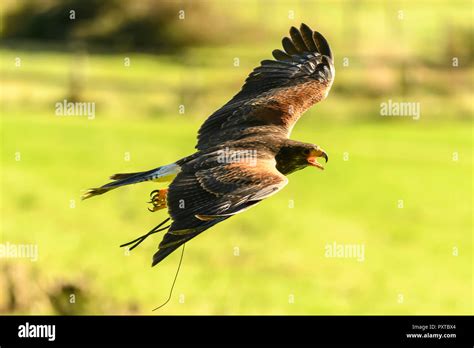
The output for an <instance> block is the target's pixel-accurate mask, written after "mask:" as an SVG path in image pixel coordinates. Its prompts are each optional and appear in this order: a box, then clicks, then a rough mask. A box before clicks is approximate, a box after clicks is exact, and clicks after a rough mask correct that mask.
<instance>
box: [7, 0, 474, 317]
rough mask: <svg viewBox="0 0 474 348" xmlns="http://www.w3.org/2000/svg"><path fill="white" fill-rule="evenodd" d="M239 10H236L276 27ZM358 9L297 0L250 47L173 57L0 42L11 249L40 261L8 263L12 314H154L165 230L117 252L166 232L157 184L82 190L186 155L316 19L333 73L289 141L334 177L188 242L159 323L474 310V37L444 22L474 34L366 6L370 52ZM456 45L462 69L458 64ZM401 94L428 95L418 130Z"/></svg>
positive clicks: (443, 13) (166, 282) (317, 179)
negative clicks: (81, 104) (335, 252)
mask: <svg viewBox="0 0 474 348" xmlns="http://www.w3.org/2000/svg"><path fill="white" fill-rule="evenodd" d="M242 3H243V4H244V5H245V6H248V7H247V8H245V6H244V5H242V6H239V7H238V9H237V10H236V13H235V14H234V15H235V16H238V17H239V18H242V20H246V21H248V22H249V23H252V21H257V20H258V16H264V13H265V11H264V10H258V8H257V9H255V8H253V10H250V9H249V6H251V5H250V3H247V2H245V1H244V2H242ZM262 3H265V2H260V4H262ZM324 4H326V5H325V6H327V7H329V5H328V3H324ZM351 4H352V3H347V2H336V5H335V6H333V7H331V8H326V13H325V15H324V16H323V15H322V14H320V12H317V11H316V10H317V8H318V7H319V6H318V3H313V2H308V3H306V2H301V3H300V5H298V6H297V7H296V9H295V10H296V13H297V15H296V18H295V19H294V20H288V18H287V16H286V13H287V11H288V6H289V5H288V3H286V2H278V5H277V6H275V7H274V8H273V10H272V11H271V12H270V13H267V14H265V16H266V17H264V18H267V19H270V17H271V16H274V18H275V22H274V24H273V25H269V23H267V24H266V27H265V28H266V29H265V30H264V31H263V32H262V33H260V34H258V35H256V37H255V38H253V37H243V38H242V39H241V40H237V41H238V44H236V43H234V44H232V45H221V46H206V47H200V48H197V47H196V48H190V49H188V50H186V51H185V52H182V53H180V54H179V55H159V56H156V55H148V54H137V53H129V54H127V53H114V54H104V53H101V54H99V53H93V54H91V53H87V52H86V51H83V50H73V51H72V52H69V51H67V50H65V51H60V50H42V49H34V50H33V49H29V50H27V49H25V48H24V47H23V48H18V47H14V46H8V47H3V48H2V49H1V50H0V60H1V61H0V62H1V67H0V69H1V70H0V73H1V78H2V91H1V108H2V110H1V115H2V118H1V133H2V146H1V169H2V171H1V211H2V215H1V216H2V220H1V221H2V222H1V234H0V242H1V243H5V242H7V241H8V242H10V243H37V244H38V246H39V260H38V262H31V261H29V260H21V259H19V260H15V259H11V260H8V259H5V260H1V268H2V269H0V271H1V272H2V275H3V276H2V277H0V312H2V313H15V314H19V313H38V314H53V313H66V314H69V313H73V314H77V313H81V314H82V313H90V314H112V313H119V314H124V313H140V314H149V313H151V312H150V311H151V309H152V308H154V307H156V306H157V305H159V304H161V303H162V302H163V300H164V299H166V297H167V296H168V293H169V288H170V286H171V283H172V280H173V276H174V272H175V270H176V267H177V262H178V260H179V254H180V252H176V253H174V254H173V255H172V256H171V257H169V258H168V259H167V260H166V261H164V262H163V263H162V264H160V265H159V266H158V267H155V268H153V269H152V268H150V263H151V256H152V254H153V252H154V251H155V249H156V247H157V244H158V243H159V240H160V239H161V236H155V237H151V238H149V239H148V240H147V241H146V242H145V243H143V244H142V245H141V246H140V247H139V248H137V249H135V250H134V251H132V253H131V254H130V255H126V254H124V252H123V250H122V249H120V248H119V247H118V245H119V244H121V243H123V242H127V241H129V240H131V239H134V238H135V237H137V236H139V235H141V234H143V233H145V232H146V231H147V230H148V229H150V228H151V227H153V226H155V225H156V224H157V223H158V222H160V221H161V220H163V219H164V216H165V213H164V212H158V213H149V212H148V211H147V210H146V207H147V204H146V203H145V202H146V201H147V199H148V194H149V192H150V191H151V190H153V189H154V188H155V186H154V184H149V183H146V184H142V185H137V186H134V187H127V188H124V189H121V190H117V191H113V192H111V193H109V194H107V195H105V196H102V197H98V198H94V199H91V200H89V201H85V202H81V201H80V200H79V196H80V194H81V190H82V189H85V188H88V187H91V186H97V185H100V184H102V183H105V182H106V181H107V177H108V176H109V175H110V174H113V173H117V172H127V171H137V170H144V169H149V168H153V167H156V166H157V165H161V164H168V163H171V162H173V161H175V160H177V159H179V158H181V157H183V156H186V155H188V154H190V153H192V152H193V147H194V144H195V138H196V132H197V129H198V128H199V125H200V124H201V123H202V121H203V120H204V118H205V117H207V116H208V115H210V114H211V113H212V112H213V111H214V110H215V109H217V108H218V107H220V106H221V105H222V104H224V102H225V101H227V100H228V99H229V98H230V97H231V96H232V95H233V94H234V93H235V92H237V90H238V89H239V88H240V86H241V84H242V81H243V79H244V78H245V76H246V75H247V74H248V73H249V72H250V70H251V69H252V68H253V67H254V66H256V65H257V64H258V62H259V61H260V60H262V59H265V58H269V57H270V53H271V50H272V49H274V48H277V46H279V42H280V38H281V37H282V36H283V35H286V33H287V31H288V28H289V26H290V25H295V24H297V23H300V22H301V21H305V22H307V23H308V24H309V25H311V26H313V27H314V28H317V29H319V30H321V31H322V32H323V33H324V34H325V35H326V36H327V37H328V39H329V41H330V43H331V44H332V46H333V50H334V52H335V54H336V69H337V73H336V82H335V85H334V88H333V92H332V93H331V94H330V96H329V98H328V99H327V100H326V101H324V103H322V104H318V105H317V106H316V107H315V108H313V109H312V110H310V111H309V112H308V113H307V114H306V115H305V116H304V117H303V118H302V119H301V121H300V122H299V123H298V124H297V126H296V127H295V130H294V131H293V134H292V138H294V139H298V140H302V141H308V142H314V143H316V144H319V145H321V146H322V147H323V148H324V149H325V150H327V152H328V153H329V157H330V161H329V163H328V164H327V166H326V170H325V171H324V172H321V171H316V170H312V169H311V168H309V169H306V170H304V171H301V172H298V173H295V174H293V175H291V176H290V184H289V185H288V186H287V187H286V188H285V189H284V190H283V191H282V192H281V193H279V194H278V195H276V196H274V197H272V198H270V199H268V200H267V201H265V202H263V203H262V204H261V205H259V206H257V207H256V208H253V209H251V210H249V211H247V212H245V213H244V214H241V215H239V216H237V217H234V218H232V219H229V220H227V221H225V222H224V223H222V224H219V225H218V226H216V227H214V228H213V229H212V230H209V231H207V232H205V233H203V234H202V235H201V236H199V237H197V238H196V239H195V240H193V241H192V242H190V243H188V244H187V246H186V252H185V256H184V263H183V266H182V269H181V273H180V275H179V278H178V281H177V284H176V288H175V291H174V294H173V297H172V300H171V302H170V303H169V304H168V305H167V306H166V307H165V308H163V309H161V310H160V311H159V312H158V313H159V314H472V310H473V308H472V303H473V283H472V265H473V263H472V211H473V205H472V197H473V195H472V194H473V192H472V184H473V180H472V178H473V175H472V174H473V173H472V160H473V153H472V112H473V103H472V78H473V69H472V65H471V63H470V62H471V61H472V56H471V53H470V52H471V51H469V47H468V48H466V41H462V42H461V43H456V42H455V40H449V38H448V39H446V37H443V35H444V34H446V31H445V28H446V27H445V24H444V23H445V22H444V21H443V20H442V19H443V18H454V19H456V21H453V22H452V23H456V24H458V26H456V25H454V24H452V28H453V29H452V30H454V31H455V32H456V33H461V32H463V30H464V29H459V28H466V27H467V28H469V26H470V24H469V20H470V19H472V18H470V16H471V15H470V14H469V8H470V2H454V3H450V4H451V5H448V4H444V3H441V2H435V3H433V4H431V3H429V2H418V3H415V4H412V3H410V4H409V3H408V2H407V3H403V4H402V5H401V6H402V8H403V9H404V10H405V11H406V12H405V13H406V20H405V22H403V24H399V25H400V27H399V28H393V26H392V24H390V23H392V22H393V23H396V20H395V21H394V20H392V19H391V18H392V16H396V13H397V10H398V8H397V7H396V6H392V5H388V4H385V5H384V6H380V5H376V4H377V3H376V2H367V3H365V4H366V5H367V8H366V12H364V11H363V10H362V8H359V7H358V10H357V11H358V12H357V13H358V16H354V18H352V19H350V20H352V21H354V23H357V27H358V28H359V30H360V31H359V32H358V33H357V35H356V34H354V35H356V36H357V38H358V39H359V40H358V41H357V43H354V42H352V40H351V38H350V37H348V36H347V33H349V32H350V29H348V28H347V26H349V24H347V23H346V26H344V25H343V22H344V20H343V19H342V18H346V17H343V15H344V14H346V15H347V12H344V11H343V10H344V8H345V7H347V6H352V5H351ZM455 5H456V6H455ZM219 6H221V7H222V6H223V5H217V3H216V8H217V9H220V10H221V11H227V13H230V12H231V9H229V8H225V6H224V8H220V7H219ZM260 6H264V5H260ZM305 6H308V8H310V9H313V10H314V11H310V10H307V11H303V9H306V8H307V7H305ZM280 12H281V13H282V14H285V15H282V16H278V15H277V14H278V13H280ZM301 12H304V14H301ZM311 13H314V16H315V18H314V19H313V18H312V15H311ZM471 14H472V13H471ZM285 16H286V17H285ZM285 18H286V19H285ZM421 18H422V19H423V20H421ZM335 19H338V20H335ZM347 20H349V19H347ZM267 22H270V20H268V21H267ZM363 23H369V24H370V25H367V26H364V25H363ZM376 26H379V27H380V28H381V30H374V29H373V28H374V27H376ZM362 28H363V29H362ZM265 33H267V34H265ZM345 33H346V34H345ZM399 34H400V35H403V37H404V38H406V42H405V45H402V44H401V43H400V42H398V41H397V40H396V39H395V38H396V37H397V36H398V35H399ZM470 34H471V32H470V31H468V35H467V37H469V38H472V37H471V36H470ZM454 37H456V38H458V37H460V36H459V35H455V36H454ZM362 38H363V40H362ZM441 38H442V39H441ZM440 40H442V41H440ZM446 43H453V45H454V46H453V47H454V48H453V47H451V48H450V47H448V46H449V45H446ZM467 44H468V42H467ZM395 45H400V47H401V48H400V49H395ZM471 45H472V42H471ZM452 50H454V51H456V52H459V56H462V57H463V59H462V60H461V62H462V65H461V66H460V67H458V68H453V67H452V65H451V59H452ZM450 54H451V55H450ZM346 56H347V57H350V61H351V64H350V65H349V67H345V66H343V65H342V58H343V57H346ZM18 57H19V58H20V59H21V66H20V67H17V66H15V59H16V58H18ZM125 57H129V58H130V59H131V65H130V67H125V66H124V58H125ZM236 57H238V58H239V66H237V67H236V66H234V59H235V58H236ZM73 97H74V98H76V99H77V100H81V101H94V102H95V103H96V117H95V119H93V120H88V119H87V118H86V117H58V116H55V114H54V111H55V109H54V105H55V103H56V102H58V101H59V102H60V101H62V100H63V99H71V98H73ZM388 99H392V100H406V101H416V102H420V103H421V110H422V111H421V118H420V120H418V121H415V120H412V119H411V118H394V117H392V118H384V117H380V115H379V109H380V103H381V102H384V101H387V100H388ZM180 105H184V106H185V113H184V114H180V113H179V106H180ZM18 153H20V154H21V160H19V161H18V160H16V159H17V158H16V156H17V154H18ZM126 153H129V154H130V160H129V161H127V160H126V159H125V156H126ZM345 153H346V155H345ZM454 154H457V156H458V160H453V156H455V155H454ZM345 156H346V157H345ZM347 156H348V160H345V158H347ZM71 200H72V202H71ZM399 200H403V203H404V207H403V209H400V208H398V206H397V205H398V201H399ZM292 202H294V206H292V204H291V203H292ZM333 242H337V243H350V244H351V243H363V244H364V245H365V260H364V261H363V262H358V261H356V260H355V259H347V258H346V259H337V258H327V257H325V246H326V245H327V244H332V243H333ZM236 248H238V250H239V255H238V256H236V255H235V251H236ZM455 250H456V251H457V253H456V252H455ZM71 293H74V294H77V300H76V301H77V302H76V303H75V304H72V305H71V304H69V303H68V301H67V300H68V296H69V295H70V294H71ZM12 297H13V298H14V301H13V304H12ZM402 298H403V300H401V299H402ZM290 299H294V301H291V300H290Z"/></svg>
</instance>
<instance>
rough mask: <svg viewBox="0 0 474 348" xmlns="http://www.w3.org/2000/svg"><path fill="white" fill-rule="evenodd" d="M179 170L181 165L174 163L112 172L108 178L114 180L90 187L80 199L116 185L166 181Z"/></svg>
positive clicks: (111, 188)
mask: <svg viewBox="0 0 474 348" xmlns="http://www.w3.org/2000/svg"><path fill="white" fill-rule="evenodd" d="M180 171H181V167H180V166H179V165H177V164H175V163H173V164H169V165H166V166H162V167H158V168H155V169H152V170H148V171H144V172H137V173H119V174H114V175H112V176H111V177H110V179H112V180H114V181H112V182H109V183H108V184H105V185H103V186H101V187H97V188H91V189H89V190H87V191H86V192H85V193H84V194H83V195H82V196H81V198H82V200H84V199H87V198H90V197H94V196H98V195H101V194H104V193H106V192H109V191H110V190H113V189H116V188H117V187H121V186H125V185H131V184H137V183H140V182H144V181H168V180H171V179H172V178H173V177H174V176H176V174H178V173H179V172H180Z"/></svg>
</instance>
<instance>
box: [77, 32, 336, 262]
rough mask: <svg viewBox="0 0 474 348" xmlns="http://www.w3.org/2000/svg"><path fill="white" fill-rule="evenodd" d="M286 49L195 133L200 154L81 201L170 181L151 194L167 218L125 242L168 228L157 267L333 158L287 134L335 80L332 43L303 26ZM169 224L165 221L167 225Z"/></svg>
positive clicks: (124, 178)
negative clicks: (299, 175) (290, 180)
mask: <svg viewBox="0 0 474 348" xmlns="http://www.w3.org/2000/svg"><path fill="white" fill-rule="evenodd" d="M282 44H283V50H279V49H276V50H274V51H273V52H272V54H273V57H274V59H272V60H263V61H262V62H261V64H260V66H258V67H257V68H255V69H254V70H253V71H252V72H251V73H250V75H249V76H248V77H247V79H246V80H245V83H244V85H243V87H242V89H241V90H240V92H238V93H237V94H236V95H235V96H234V97H233V98H232V99H231V100H230V101H229V102H227V103H226V104H225V105H224V106H223V107H221V108H220V109H219V110H217V111H216V112H214V113H213V114H212V115H211V116H210V117H209V118H208V119H207V120H206V121H205V122H204V123H203V124H202V126H201V128H200V129H199V132H198V137H197V145H196V152H195V153H193V154H192V155H190V156H187V157H184V158H182V159H180V160H178V161H176V162H175V163H172V164H168V165H164V166H160V167H158V168H154V169H151V170H148V171H144V172H137V173H125V174H115V175H113V176H111V178H110V179H111V180H112V182H110V183H108V184H106V185H103V186H101V187H99V188H92V189H89V190H88V191H86V192H85V193H84V195H83V196H82V199H86V198H89V197H93V196H96V195H101V194H103V193H105V192H108V191H110V190H113V189H115V188H117V187H121V186H124V185H130V184H136V183H140V182H145V181H159V182H170V184H169V186H168V188H166V189H161V190H154V191H152V192H151V195H150V196H151V202H150V203H152V209H150V210H151V211H158V210H161V209H164V208H167V210H168V214H169V217H168V218H167V219H165V220H164V221H163V222H162V223H160V224H159V225H158V226H156V227H155V228H153V229H152V230H151V231H150V232H148V233H147V234H145V235H143V236H141V237H139V238H137V239H135V240H133V241H131V242H129V243H126V244H123V245H122V246H130V245H132V244H133V245H132V246H131V247H130V250H131V249H133V248H135V247H136V246H138V245H139V244H140V243H141V242H142V241H144V240H145V239H146V238H147V237H148V236H149V235H151V234H153V233H157V232H160V231H164V230H166V231H167V232H166V234H165V235H164V237H163V240H162V241H161V243H160V244H159V247H158V251H157V252H156V253H155V254H154V255H153V262H152V266H155V265H156V264H158V263H159V262H160V261H162V260H163V259H164V258H166V257H167V256H168V255H169V254H171V253H172V252H173V251H174V250H176V249H177V248H178V247H179V246H180V245H182V244H184V243H186V242H188V241H189V240H191V239H192V238H194V237H196V236H197V235H199V234H200V233H202V232H204V231H205V230H207V229H209V228H211V227H212V226H214V225H216V224H218V223H220V222H222V221H224V220H226V219H228V218H230V217H231V216H233V215H236V214H238V213H241V212H243V211H245V210H247V209H249V208H251V207H253V206H255V205H256V204H258V203H259V202H261V201H262V200H263V199H265V198H267V197H270V196H272V195H274V194H275V193H277V192H278V191H280V190H281V189H282V188H283V187H285V185H286V184H287V183H288V179H287V177H286V176H287V175H289V174H291V173H293V172H295V171H298V170H301V169H303V168H305V167H308V166H312V167H316V168H319V169H323V166H322V165H321V164H320V163H319V162H318V161H317V159H318V158H319V157H322V158H324V159H325V161H326V162H327V161H328V156H327V154H326V152H325V151H324V150H323V149H322V148H321V147H319V146H317V145H314V144H309V143H304V142H299V141H295V140H291V139H289V136H290V133H291V130H292V129H293V127H294V125H295V123H296V122H297V121H298V119H299V117H300V116H301V115H302V114H303V113H304V112H305V111H306V110H307V109H308V108H310V107H311V106H312V105H314V104H315V103H317V102H319V101H321V100H323V99H325V98H326V97H327V95H328V93H329V90H330V89H331V86H332V83H333V81H334V76H335V70H334V61H333V55H332V53H331V49H330V48H329V45H328V43H327V41H326V39H325V38H324V37H323V36H322V35H321V34H320V33H319V32H317V31H313V30H311V29H310V28H309V27H308V26H307V25H306V24H301V26H300V29H299V30H298V29H297V28H295V27H292V28H291V29H290V37H285V38H283V40H282ZM167 223H169V224H168V225H167V226H163V225H165V224H167Z"/></svg>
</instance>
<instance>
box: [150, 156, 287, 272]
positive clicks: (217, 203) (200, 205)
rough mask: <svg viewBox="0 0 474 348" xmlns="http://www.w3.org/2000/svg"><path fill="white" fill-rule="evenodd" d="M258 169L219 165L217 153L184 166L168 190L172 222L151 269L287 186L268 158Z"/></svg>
mask: <svg viewBox="0 0 474 348" xmlns="http://www.w3.org/2000/svg"><path fill="white" fill-rule="evenodd" d="M257 163H258V164H257V165H250V164H249V163H246V162H237V163H228V164H225V163H221V162H220V161H219V160H218V157H217V156H216V153H214V154H213V155H209V156H207V157H206V156H201V157H198V158H196V159H195V160H193V161H191V162H189V163H187V164H185V165H183V167H182V171H181V173H179V174H178V175H177V177H176V178H175V180H174V181H173V182H172V184H171V185H170V187H169V190H168V211H169V213H170V216H171V218H172V220H173V222H172V224H171V226H170V228H169V230H168V232H167V233H166V234H165V236H164V237H163V240H162V241H161V243H160V245H159V248H158V251H157V252H156V253H155V255H154V256H153V265H156V264H157V263H158V262H160V261H161V260H163V259H164V258H165V257H166V256H168V255H169V254H170V253H171V252H173V251H174V250H176V249H177V248H178V247H179V246H180V245H182V244H183V243H186V242H187V241H189V240H190V239H192V238H194V237H196V236H197V235H199V234H200V233H202V232H203V231H205V230H207V229H208V228H210V227H212V226H214V225H215V224H217V223H219V222H221V221H224V220H225V219H228V218H229V217H231V216H232V215H235V214H238V213H240V212H242V211H244V210H246V209H249V208H250V207H252V206H254V205H255V204H257V203H259V202H260V201H261V200H262V199H265V198H267V197H269V196H271V195H273V194H275V193H276V192H278V191H279V190H280V189H282V188H283V187H284V186H285V185H286V184H287V182H288V180H287V178H286V177H285V176H284V175H283V174H281V173H280V172H279V171H278V170H277V169H276V168H275V160H274V159H273V160H268V159H267V158H265V159H261V160H259V161H257Z"/></svg>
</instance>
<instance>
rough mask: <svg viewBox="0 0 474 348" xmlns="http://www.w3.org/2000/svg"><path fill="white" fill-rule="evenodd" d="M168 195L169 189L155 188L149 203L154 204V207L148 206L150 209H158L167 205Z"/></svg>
mask: <svg viewBox="0 0 474 348" xmlns="http://www.w3.org/2000/svg"><path fill="white" fill-rule="evenodd" d="M167 195H168V189H167V188H166V189H161V190H154V191H152V192H151V193H150V198H151V201H150V202H148V203H151V204H153V207H151V208H148V210H149V211H151V212H153V211H158V210H161V209H164V208H166V207H167V205H166V198H167Z"/></svg>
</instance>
